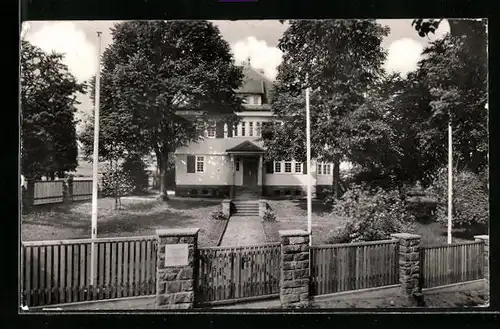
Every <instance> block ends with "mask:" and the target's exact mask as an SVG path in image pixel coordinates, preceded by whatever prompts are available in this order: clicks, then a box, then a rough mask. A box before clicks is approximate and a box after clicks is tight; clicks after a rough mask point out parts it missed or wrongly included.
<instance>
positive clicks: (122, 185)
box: [102, 166, 134, 209]
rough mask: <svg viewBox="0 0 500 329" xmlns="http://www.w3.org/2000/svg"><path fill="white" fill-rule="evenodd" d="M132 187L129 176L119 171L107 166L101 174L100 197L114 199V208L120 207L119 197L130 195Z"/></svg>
mask: <svg viewBox="0 0 500 329" xmlns="http://www.w3.org/2000/svg"><path fill="white" fill-rule="evenodd" d="M133 189H134V187H133V185H132V182H131V178H130V176H129V175H128V174H127V173H126V172H124V171H123V170H121V169H116V168H112V167H111V166H108V167H107V168H106V170H105V172H104V173H103V174H102V195H103V196H111V197H114V198H115V208H116V209H118V208H120V206H121V199H120V198H121V197H122V196H126V195H129V194H130V193H132V191H133Z"/></svg>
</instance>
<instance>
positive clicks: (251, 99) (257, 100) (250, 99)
mask: <svg viewBox="0 0 500 329" xmlns="http://www.w3.org/2000/svg"><path fill="white" fill-rule="evenodd" d="M245 103H247V104H248V105H261V97H260V95H250V96H247V97H245Z"/></svg>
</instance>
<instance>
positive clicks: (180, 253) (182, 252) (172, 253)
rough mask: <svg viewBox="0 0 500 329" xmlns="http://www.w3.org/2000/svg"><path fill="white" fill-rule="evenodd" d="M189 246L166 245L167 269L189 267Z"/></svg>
mask: <svg viewBox="0 0 500 329" xmlns="http://www.w3.org/2000/svg"><path fill="white" fill-rule="evenodd" d="M188 246H189V245H188V244H187V243H184V244H167V245H165V267H173V266H187V265H189V262H188V255H189V248H188Z"/></svg>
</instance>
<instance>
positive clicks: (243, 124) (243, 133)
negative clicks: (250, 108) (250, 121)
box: [241, 121, 247, 137]
mask: <svg viewBox="0 0 500 329" xmlns="http://www.w3.org/2000/svg"><path fill="white" fill-rule="evenodd" d="M246 124H247V123H246V122H245V121H243V122H242V123H241V137H245V126H246Z"/></svg>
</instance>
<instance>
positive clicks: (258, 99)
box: [253, 95, 261, 105]
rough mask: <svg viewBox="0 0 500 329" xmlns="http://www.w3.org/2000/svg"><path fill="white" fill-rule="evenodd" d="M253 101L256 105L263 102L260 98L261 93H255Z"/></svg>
mask: <svg viewBox="0 0 500 329" xmlns="http://www.w3.org/2000/svg"><path fill="white" fill-rule="evenodd" d="M253 103H254V104H255V105H260V104H261V98H260V95H255V96H253Z"/></svg>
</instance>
